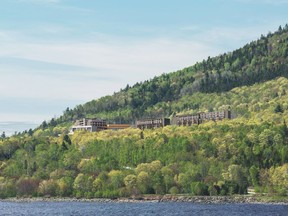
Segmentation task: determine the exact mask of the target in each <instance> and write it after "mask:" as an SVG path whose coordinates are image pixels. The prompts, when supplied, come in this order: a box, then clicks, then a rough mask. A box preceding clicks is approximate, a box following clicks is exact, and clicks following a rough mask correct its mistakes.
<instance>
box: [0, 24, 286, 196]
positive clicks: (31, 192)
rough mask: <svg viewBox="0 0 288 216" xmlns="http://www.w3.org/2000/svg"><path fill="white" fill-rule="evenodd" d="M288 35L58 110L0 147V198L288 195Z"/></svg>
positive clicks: (281, 32)
mask: <svg viewBox="0 0 288 216" xmlns="http://www.w3.org/2000/svg"><path fill="white" fill-rule="evenodd" d="M287 65H288V26H287V25H286V26H285V27H283V28H282V27H279V30H278V31H277V32H275V33H273V34H272V33H268V34H267V35H266V36H263V35H262V36H261V37H260V39H258V40H256V41H253V42H251V43H250V44H247V45H245V46H244V47H243V48H240V49H238V50H236V51H234V52H231V53H226V54H223V55H219V56H217V57H213V58H210V57H209V58H208V59H207V60H204V61H203V62H200V63H196V64H195V65H194V66H191V67H188V68H185V69H183V70H180V71H177V72H173V73H168V74H163V75H162V76H159V77H155V78H153V79H151V80H149V81H144V82H141V83H136V84H135V85H134V86H128V85H127V86H126V87H125V88H124V89H121V90H120V91H119V92H117V93H115V94H114V95H112V96H106V97H103V98H100V99H98V100H94V101H90V102H88V103H86V104H84V105H78V106H77V107H75V108H74V109H70V108H67V109H66V110H65V111H64V113H63V115H62V116H61V117H59V118H56V119H54V118H53V119H51V120H50V121H49V122H46V121H44V122H43V123H42V124H41V125H40V126H39V127H38V128H36V129H35V130H32V129H31V130H29V131H24V132H23V133H19V134H16V135H14V136H11V137H5V136H2V138H1V140H0V197H1V198H6V197H16V196H20V197H32V196H33V197H34V196H49V197H50V196H52V197H55V196H61V197H77V198H116V197H131V196H141V195H144V194H190V195H208V196H209V195H211V196H212V195H233V194H246V193H247V190H248V187H253V188H254V189H255V191H256V192H258V193H259V194H269V195H281V196H287V195H288V126H287V123H288V94H287V90H288V68H287V67H288V66H287ZM227 109H230V110H231V111H232V114H233V116H234V118H233V119H231V120H230V119H225V120H223V121H216V122H215V121H209V122H205V123H203V124H200V125H192V126H189V127H184V126H181V127H178V126H166V127H164V128H158V129H154V130H144V131H141V130H140V129H136V128H133V127H131V128H129V129H125V130H120V131H110V130H106V131H101V132H95V133H89V132H85V131H80V132H76V133H75V134H73V135H68V131H69V127H70V126H71V125H72V124H73V122H74V121H75V120H77V119H79V118H83V117H88V118H89V117H100V118H105V119H107V120H108V121H110V122H116V123H133V122H134V121H135V120H136V119H137V118H147V117H148V118H150V117H151V118H154V117H163V116H164V117H173V116H175V115H176V114H193V113H198V112H209V111H218V110H227Z"/></svg>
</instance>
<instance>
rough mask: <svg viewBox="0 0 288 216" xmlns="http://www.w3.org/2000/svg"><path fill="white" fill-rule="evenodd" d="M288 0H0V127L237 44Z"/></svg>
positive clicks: (36, 119)
mask: <svg viewBox="0 0 288 216" xmlns="http://www.w3.org/2000/svg"><path fill="white" fill-rule="evenodd" d="M287 8H288V0H206V1H201V0H177V1H176V0H138V1H135V0H1V1H0V81H1V83H0V133H1V130H2V131H5V130H6V131H7V130H8V133H12V132H13V131H16V130H17V131H18V132H19V131H21V130H24V129H29V128H30V127H33V126H36V125H37V124H40V123H41V122H42V121H44V120H49V119H51V118H53V117H57V116H60V115H61V114H62V113H63V110H65V109H66V108H67V107H70V108H73V107H75V106H76V105H77V104H83V103H85V102H88V101H90V100H93V99H97V98H99V97H101V96H105V95H110V94H113V92H117V91H119V90H120V88H124V87H125V86H126V85H127V84H129V85H133V84H135V83H136V82H141V81H144V80H147V79H150V78H153V77H155V76H158V75H161V74H162V73H168V72H173V71H176V70H179V69H182V68H184V67H187V66H191V65H193V64H195V63H196V62H197V61H202V60H203V59H206V58H207V57H208V56H211V57H213V56H217V55H219V54H222V53H224V52H229V51H233V50H235V49H237V48H240V47H242V46H243V45H245V44H247V43H249V42H251V41H252V40H256V39H258V38H259V37H260V36H261V34H263V35H266V34H267V33H268V32H269V31H270V32H274V31H275V30H277V29H278V27H279V26H280V25H282V26H284V25H285V24H286V23H288V13H287ZM7 125H9V129H8V128H7ZM28 126H29V128H27V127H28ZM6 133H7V132H6Z"/></svg>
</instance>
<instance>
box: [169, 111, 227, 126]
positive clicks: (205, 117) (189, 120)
mask: <svg viewBox="0 0 288 216" xmlns="http://www.w3.org/2000/svg"><path fill="white" fill-rule="evenodd" d="M222 119H231V111H230V110H225V111H218V112H208V113H198V114H194V115H185V116H176V117H174V118H173V120H172V124H174V125H179V126H190V125H193V124H201V123H203V122H205V121H210V120H213V121H219V120H222Z"/></svg>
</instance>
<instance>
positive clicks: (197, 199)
mask: <svg viewBox="0 0 288 216" xmlns="http://www.w3.org/2000/svg"><path fill="white" fill-rule="evenodd" d="M0 202H15V203H25V202H26V203H29V202H95V203H144V202H154V203H160V202H186V203H195V204H273V205H288V197H281V198H280V199H279V198H278V197H273V196H271V197H269V196H268V197H267V196H187V195H186V196H185V195H183V196H180V195H178V196H177V195H158V196H157V195H154V196H149V195H146V196H139V197H129V198H126V197H121V198H116V199H107V198H93V199H86V198H80V199H78V198H73V197H72V198H71V197H63V198H62V197H31V198H27V197H13V198H6V199H0Z"/></svg>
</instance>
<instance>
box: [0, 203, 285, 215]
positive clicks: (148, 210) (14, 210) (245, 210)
mask: <svg viewBox="0 0 288 216" xmlns="http://www.w3.org/2000/svg"><path fill="white" fill-rule="evenodd" d="M0 215H1V216H2V215H3V216H6V215H11V216H12V215H13V216H17V215H19V216H26V215H29V216H33V215H41V216H48V215H53V216H54V215H59V216H60V215H61V216H73V215H81V216H86V215H87V216H88V215H89V216H90V215H97V216H98V215H105V216H106V215H107V216H112V215H113V216H114V215H123V216H124V215H125V216H130V215H131V216H132V215H133V216H134V215H136V216H150V215H153V216H154V215H156V216H162V215H163V216H164V215H165V216H172V215H173V216H174V215H176V216H184V215H185V216H186V215H197V216H198V215H207V216H214V215H217V216H218V215H221V216H226V215H227V216H228V215H229V216H233V215H240V216H241V215H243V216H250V215H251V216H255V215H261V216H265V215H267V216H268V215H269V216H270V215H273V216H277V215H278V216H282V215H283V216H284V215H288V205H271V204H209V205H208V204H193V203H150V202H143V203H97V202H23V203H15V202H0Z"/></svg>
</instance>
